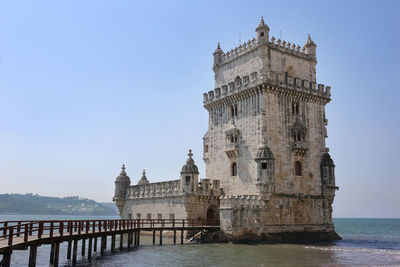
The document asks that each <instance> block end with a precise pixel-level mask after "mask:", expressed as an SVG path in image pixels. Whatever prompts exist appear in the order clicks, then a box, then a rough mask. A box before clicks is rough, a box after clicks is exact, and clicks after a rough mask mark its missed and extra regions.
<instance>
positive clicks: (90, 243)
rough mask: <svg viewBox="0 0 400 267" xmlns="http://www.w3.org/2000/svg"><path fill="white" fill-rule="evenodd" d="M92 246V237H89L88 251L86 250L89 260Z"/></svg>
mask: <svg viewBox="0 0 400 267" xmlns="http://www.w3.org/2000/svg"><path fill="white" fill-rule="evenodd" d="M92 247H93V238H91V237H90V238H89V247H88V252H87V256H88V259H89V260H90V259H91V258H92Z"/></svg>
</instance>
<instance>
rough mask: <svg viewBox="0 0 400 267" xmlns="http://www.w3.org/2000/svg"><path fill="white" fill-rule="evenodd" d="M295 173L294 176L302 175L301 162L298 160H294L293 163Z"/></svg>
mask: <svg viewBox="0 0 400 267" xmlns="http://www.w3.org/2000/svg"><path fill="white" fill-rule="evenodd" d="M295 173H296V176H301V175H302V169H301V162H300V161H296V163H295Z"/></svg>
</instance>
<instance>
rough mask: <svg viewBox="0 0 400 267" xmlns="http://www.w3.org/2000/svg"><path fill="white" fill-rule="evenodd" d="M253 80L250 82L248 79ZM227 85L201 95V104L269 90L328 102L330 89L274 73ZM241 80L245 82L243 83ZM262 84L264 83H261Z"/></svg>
mask: <svg viewBox="0 0 400 267" xmlns="http://www.w3.org/2000/svg"><path fill="white" fill-rule="evenodd" d="M252 76H253V79H252V80H251V81H250V78H251V77H252ZM236 80H237V81H236V83H235V81H231V82H230V83H228V84H224V85H222V86H221V87H218V88H215V89H214V90H211V91H208V92H207V93H204V94H203V104H204V106H205V107H207V105H209V104H211V103H213V102H216V101H218V100H221V99H223V98H226V97H229V96H240V95H241V94H247V93H251V91H252V90H258V89H271V90H275V91H276V90H277V89H280V90H286V91H287V93H289V94H303V95H304V96H307V95H308V96H309V97H310V96H313V97H316V98H320V99H323V100H324V101H327V102H329V101H330V96H331V87H330V86H325V85H324V84H316V83H315V82H312V81H309V80H304V79H301V78H299V77H291V76H289V75H287V74H285V73H276V72H273V71H270V72H268V73H267V76H266V77H265V78H264V81H258V78H257V73H256V72H254V73H250V74H249V75H246V76H244V77H243V78H240V77H239V78H237V79H236ZM243 80H245V81H246V82H245V83H243ZM263 82H264V83H263ZM236 84H237V85H238V86H235V85H236ZM242 92H243V93H242Z"/></svg>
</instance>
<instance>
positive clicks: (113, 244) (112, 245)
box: [111, 234, 115, 253]
mask: <svg viewBox="0 0 400 267" xmlns="http://www.w3.org/2000/svg"><path fill="white" fill-rule="evenodd" d="M114 251H115V234H113V235H112V236H111V253H114Z"/></svg>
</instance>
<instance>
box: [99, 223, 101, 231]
mask: <svg viewBox="0 0 400 267" xmlns="http://www.w3.org/2000/svg"><path fill="white" fill-rule="evenodd" d="M99 232H101V221H99Z"/></svg>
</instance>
